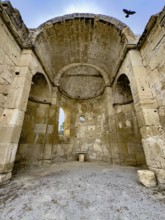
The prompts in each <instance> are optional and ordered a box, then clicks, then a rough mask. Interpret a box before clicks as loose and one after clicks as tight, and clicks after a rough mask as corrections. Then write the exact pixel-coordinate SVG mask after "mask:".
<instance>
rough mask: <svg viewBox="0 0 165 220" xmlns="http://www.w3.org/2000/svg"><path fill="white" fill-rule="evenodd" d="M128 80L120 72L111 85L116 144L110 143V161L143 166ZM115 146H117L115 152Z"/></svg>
mask: <svg viewBox="0 0 165 220" xmlns="http://www.w3.org/2000/svg"><path fill="white" fill-rule="evenodd" d="M130 79H131V77H130V75H128V74H126V73H123V72H122V73H120V74H119V75H118V76H117V77H116V79H115V81H114V84H113V85H112V97H113V102H112V105H113V112H114V115H113V118H114V119H113V120H114V122H113V123H114V124H116V133H117V134H116V136H117V143H115V144H114V143H112V155H113V158H112V159H113V161H114V163H116V162H118V161H120V163H121V164H126V165H144V164H145V163H146V162H145V156H144V151H143V147H142V137H141V134H140V128H139V125H138V119H137V115H136V111H135V104H134V97H133V94H132V88H131V85H132V81H131V80H130ZM112 139H113V138H112ZM116 146H118V150H117V151H116ZM113 148H114V149H113Z"/></svg>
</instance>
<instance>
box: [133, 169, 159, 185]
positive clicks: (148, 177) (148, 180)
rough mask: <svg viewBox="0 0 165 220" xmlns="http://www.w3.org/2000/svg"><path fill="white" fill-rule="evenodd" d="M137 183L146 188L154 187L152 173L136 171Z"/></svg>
mask: <svg viewBox="0 0 165 220" xmlns="http://www.w3.org/2000/svg"><path fill="white" fill-rule="evenodd" d="M137 174H138V178H139V182H140V183H142V184H143V185H144V186H146V187H155V186H156V184H157V183H156V178H155V174H154V172H152V171H150V170H138V171H137Z"/></svg>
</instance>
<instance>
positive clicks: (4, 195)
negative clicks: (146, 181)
mask: <svg viewBox="0 0 165 220" xmlns="http://www.w3.org/2000/svg"><path fill="white" fill-rule="evenodd" d="M136 171H137V168H134V167H120V166H111V165H109V164H107V163H101V162H97V163H92V162H91V163H90V162H85V163H80V162H65V163H57V164H52V165H51V166H40V167H28V168H22V169H20V170H19V171H17V172H16V173H15V175H14V176H13V178H12V180H11V181H10V182H9V183H8V184H6V185H1V186H0V220H22V219H23V220H143V219H144V220H146V219H149V220H156V219H157V220H164V219H165V191H164V190H160V189H159V188H152V189H151V188H150V189H148V188H145V187H144V186H142V185H141V184H140V183H138V180H137V174H136Z"/></svg>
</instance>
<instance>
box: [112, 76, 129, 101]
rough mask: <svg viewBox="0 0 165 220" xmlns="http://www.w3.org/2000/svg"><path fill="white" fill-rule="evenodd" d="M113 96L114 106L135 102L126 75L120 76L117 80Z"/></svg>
mask: <svg viewBox="0 0 165 220" xmlns="http://www.w3.org/2000/svg"><path fill="white" fill-rule="evenodd" d="M114 87H115V89H114V96H113V104H114V105H116V104H128V103H131V102H133V97H132V92H131V88H130V81H129V79H128V76H127V75H126V74H124V73H122V74H120V75H119V77H118V78H117V80H116V83H115V86H114Z"/></svg>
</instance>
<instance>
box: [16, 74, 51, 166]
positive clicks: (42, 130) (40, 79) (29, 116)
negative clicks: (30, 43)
mask: <svg viewBox="0 0 165 220" xmlns="http://www.w3.org/2000/svg"><path fill="white" fill-rule="evenodd" d="M50 101H51V89H50V86H49V82H48V81H47V78H46V77H45V76H44V74H42V73H39V72H38V73H36V74H35V75H34V76H33V78H32V84H31V90H30V93H29V100H28V104H27V109H26V112H25V117H24V122H23V127H22V132H21V136H20V141H19V146H18V151H17V155H16V162H18V164H20V163H21V164H25V165H26V164H29V163H34V164H41V163H42V162H43V160H44V153H45V145H46V142H47V139H48V134H49V133H50V132H51V130H50V126H49V124H51V118H50V113H49V112H50Z"/></svg>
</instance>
